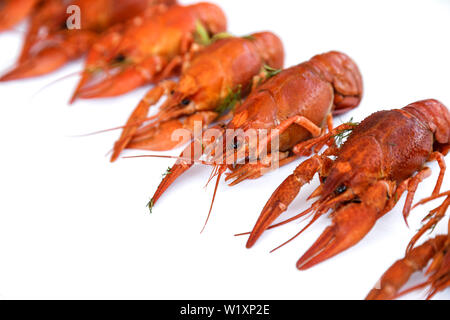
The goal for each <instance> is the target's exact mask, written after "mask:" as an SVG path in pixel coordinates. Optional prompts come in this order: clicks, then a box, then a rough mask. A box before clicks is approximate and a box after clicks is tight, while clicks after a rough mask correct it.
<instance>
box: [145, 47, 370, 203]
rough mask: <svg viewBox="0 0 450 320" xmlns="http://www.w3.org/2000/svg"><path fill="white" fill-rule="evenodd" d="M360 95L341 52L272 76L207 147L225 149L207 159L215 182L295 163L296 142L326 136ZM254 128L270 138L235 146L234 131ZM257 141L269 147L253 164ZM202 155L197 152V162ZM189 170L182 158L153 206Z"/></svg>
mask: <svg viewBox="0 0 450 320" xmlns="http://www.w3.org/2000/svg"><path fill="white" fill-rule="evenodd" d="M362 94H363V84H362V77H361V74H360V71H359V69H358V67H357V65H356V64H355V63H354V62H353V61H352V60H351V59H350V58H349V57H348V56H347V55H345V54H343V53H340V52H335V51H332V52H328V53H325V54H322V55H318V56H315V57H313V58H312V59H311V60H310V61H308V62H305V63H302V64H300V65H297V66H294V67H292V68H289V69H286V70H283V71H281V72H279V73H278V74H276V75H274V76H272V77H271V78H269V79H268V80H267V81H265V82H264V83H263V84H261V85H259V86H258V87H256V88H255V89H254V90H253V91H252V93H251V94H250V95H249V97H248V98H247V99H246V100H245V101H244V102H243V103H242V104H241V105H239V106H238V107H237V108H236V110H235V111H234V116H233V118H232V120H231V122H229V124H228V125H227V126H225V128H224V129H223V131H225V132H224V133H223V135H222V136H221V137H219V138H218V139H217V140H215V141H214V143H212V144H210V145H208V147H207V148H205V149H206V150H218V148H219V149H220V148H222V147H223V149H224V151H223V152H220V153H215V154H213V153H212V152H211V157H212V160H210V161H209V164H212V165H214V166H215V171H216V174H217V175H218V179H217V181H219V178H220V176H221V174H223V173H224V172H225V171H226V170H227V168H229V169H230V170H231V171H232V172H231V173H230V174H229V175H228V176H227V181H230V180H234V181H233V182H232V183H231V185H236V184H238V183H240V182H242V181H244V180H246V179H256V178H259V177H261V176H262V175H263V174H265V173H266V172H268V171H270V170H271V168H274V167H276V166H274V165H273V163H272V159H276V160H274V161H275V162H276V164H277V165H280V166H282V165H285V164H287V163H289V162H291V161H293V160H295V159H296V158H297V157H298V154H296V152H295V146H296V145H297V144H298V143H300V142H302V141H305V140H308V139H310V138H312V137H314V136H320V135H322V134H323V132H324V129H323V127H324V126H325V125H326V124H327V123H328V126H329V127H331V115H332V113H343V112H345V111H348V110H351V109H353V108H356V107H357V106H358V105H359V103H360V101H361V98H362ZM327 120H328V121H327ZM252 129H253V130H255V131H259V130H265V131H268V132H269V133H268V135H267V138H266V139H264V140H263V139H261V141H259V140H258V141H259V142H258V141H248V140H245V139H244V140H243V141H240V142H239V143H237V142H236V136H235V133H236V132H238V131H241V132H247V131H249V130H252ZM230 132H231V133H230ZM275 137H277V138H279V144H278V148H277V149H276V150H271V145H272V144H271V141H272V140H273V139H274V138H275ZM255 142H256V143H257V144H258V145H259V146H261V145H266V146H267V150H268V151H269V154H268V155H267V156H265V157H264V156H261V155H262V152H258V154H257V155H256V158H257V159H256V161H255V163H252V162H250V161H248V160H249V158H250V154H249V150H254V149H255V145H250V144H252V143H255ZM191 148H192V146H190V147H189V148H188V151H190V149H191ZM205 153H206V154H207V153H208V151H205ZM200 156H201V155H199V154H195V155H194V160H197V159H198V158H199V157H200ZM252 157H253V156H252ZM239 161H241V162H239ZM242 161H243V162H242ZM242 163H243V164H242ZM191 166H192V162H189V160H188V161H186V160H183V159H181V160H179V161H178V162H177V163H176V164H175V166H174V167H173V168H172V170H171V172H172V173H171V174H170V175H168V176H167V177H166V178H165V179H164V180H163V182H162V183H161V185H160V186H159V188H158V190H157V192H156V193H155V196H154V197H153V203H155V202H156V201H157V199H159V197H160V196H161V195H162V193H163V192H164V191H165V190H166V189H167V188H168V187H169V186H170V185H171V184H172V183H173V182H174V181H175V179H177V178H178V177H179V176H180V175H181V174H182V173H184V172H185V171H186V170H188V169H189V168H190V167H191ZM216 189H217V184H216Z"/></svg>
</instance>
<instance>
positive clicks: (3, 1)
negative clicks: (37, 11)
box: [0, 0, 43, 32]
mask: <svg viewBox="0 0 450 320" xmlns="http://www.w3.org/2000/svg"><path fill="white" fill-rule="evenodd" d="M42 2H43V1H42V0H0V32H2V31H5V30H8V29H10V28H12V27H13V26H14V25H16V24H17V23H19V22H20V21H22V20H23V19H25V18H26V17H27V16H28V15H29V14H30V13H31V11H32V10H33V8H35V7H36V6H37V5H38V4H40V3H42Z"/></svg>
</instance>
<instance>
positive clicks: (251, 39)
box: [242, 34, 256, 41]
mask: <svg viewBox="0 0 450 320" xmlns="http://www.w3.org/2000/svg"><path fill="white" fill-rule="evenodd" d="M242 39H245V40H250V41H255V40H256V38H255V37H254V36H252V35H251V34H250V35H248V36H243V37H242Z"/></svg>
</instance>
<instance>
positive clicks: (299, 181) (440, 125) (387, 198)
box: [247, 100, 450, 270]
mask: <svg viewBox="0 0 450 320" xmlns="http://www.w3.org/2000/svg"><path fill="white" fill-rule="evenodd" d="M348 131H351V133H350V136H349V137H348V140H347V141H346V142H345V143H344V144H343V145H342V146H341V147H338V146H337V145H336V144H334V141H335V137H336V136H337V135H340V134H343V133H344V132H348ZM324 142H327V143H328V144H330V145H331V146H330V147H329V148H328V149H327V150H326V151H325V152H324V153H323V154H321V155H315V156H313V157H311V158H310V159H308V160H306V161H305V162H303V163H302V164H300V165H299V166H298V167H297V169H296V170H295V172H294V173H293V174H292V175H291V176H289V177H288V178H287V179H286V180H285V181H284V182H283V183H282V184H281V185H280V187H279V188H278V189H277V190H276V191H275V193H274V194H273V195H272V197H271V199H270V200H269V201H268V203H267V204H266V206H265V208H264V209H263V211H262V213H261V216H260V218H259V220H258V222H257V223H256V226H255V227H254V229H253V232H252V233H251V236H250V238H249V240H248V243H247V247H248V248H250V247H252V246H253V245H254V244H255V242H256V241H257V239H258V238H259V237H260V236H261V234H262V233H263V232H264V231H265V230H267V229H268V228H270V227H271V224H272V223H273V222H274V221H275V219H277V218H278V217H279V216H280V215H281V214H282V213H283V212H284V211H286V209H287V208H288V206H289V205H290V203H291V202H292V201H293V200H294V198H295V197H296V196H297V194H298V193H299V191H300V189H301V187H302V186H303V185H305V184H306V183H308V182H310V181H311V180H312V178H313V177H314V175H315V174H316V173H319V177H320V179H321V185H320V186H319V188H318V189H317V190H316V191H315V192H314V193H313V194H312V195H311V197H310V199H312V198H315V197H319V200H318V201H316V202H315V203H314V204H313V205H312V206H311V208H310V209H309V210H307V211H306V212H304V213H302V214H300V215H298V216H297V217H294V219H295V218H299V217H303V216H305V215H306V214H309V213H313V214H314V217H313V218H312V221H311V222H310V223H309V224H308V226H307V227H306V228H304V229H303V230H302V231H301V232H300V233H299V234H298V235H300V234H301V233H302V232H303V231H305V230H306V229H307V228H308V227H309V226H310V225H311V224H312V223H314V222H315V221H316V220H317V219H318V218H319V217H320V216H322V215H324V214H326V213H327V212H328V211H330V210H333V212H332V218H333V224H332V225H331V226H330V227H328V228H327V229H326V230H325V231H324V233H323V234H322V235H321V236H320V237H319V239H318V240H317V241H316V243H314V245H313V246H312V247H311V248H310V249H309V250H308V251H307V252H306V253H305V254H304V255H303V256H302V257H301V258H300V260H299V261H298V263H297V267H298V268H299V269H300V270H305V269H308V268H311V267H313V266H314V265H316V264H318V263H320V262H323V261H324V260H327V259H329V258H331V257H333V256H335V255H337V254H339V253H340V252H342V251H344V250H346V249H348V248H350V247H352V246H353V245H355V244H357V243H358V242H359V241H360V240H361V239H362V238H363V237H364V236H365V235H366V234H367V233H368V232H369V231H370V230H371V229H372V228H373V227H374V225H375V223H376V221H377V220H378V219H380V218H381V217H382V216H384V215H385V214H386V213H388V212H389V211H390V210H391V209H392V208H393V207H394V206H395V205H396V203H397V202H398V200H399V199H400V197H401V196H402V194H403V193H404V192H405V191H407V192H408V195H407V199H406V204H405V206H404V210H403V214H404V217H405V219H407V217H408V215H409V213H410V210H411V206H412V202H413V198H414V194H415V192H416V190H417V187H418V185H419V183H420V182H421V181H423V180H424V179H425V178H427V177H428V176H430V174H431V170H430V169H429V168H428V167H424V165H425V163H426V162H427V161H432V160H437V161H438V163H439V165H440V168H441V172H440V175H439V179H438V181H437V183H436V187H435V190H434V192H433V195H434V196H436V195H438V194H439V191H440V188H441V185H442V182H443V178H444V173H445V168H446V167H445V161H444V154H446V153H447V152H448V150H449V145H450V113H449V111H448V109H447V108H446V107H445V106H444V105H442V104H441V103H440V102H438V101H436V100H425V101H420V102H416V103H413V104H411V105H409V106H407V107H405V108H403V109H401V110H391V111H381V112H377V113H375V114H373V115H371V116H369V117H368V118H366V119H365V120H364V121H363V122H362V123H361V124H359V125H356V124H352V123H347V124H344V125H342V126H339V127H337V128H336V129H334V130H332V131H331V132H330V133H328V134H327V135H325V136H323V137H319V138H317V139H313V140H311V141H307V142H305V143H303V144H302V145H301V146H299V150H301V149H305V148H306V149H310V148H311V147H312V146H314V145H317V144H318V145H322V144H323V143H324ZM330 157H336V159H335V160H332V159H331V158H330ZM415 173H417V174H416V175H414V174H415ZM290 220H292V219H290ZM298 235H297V236H298Z"/></svg>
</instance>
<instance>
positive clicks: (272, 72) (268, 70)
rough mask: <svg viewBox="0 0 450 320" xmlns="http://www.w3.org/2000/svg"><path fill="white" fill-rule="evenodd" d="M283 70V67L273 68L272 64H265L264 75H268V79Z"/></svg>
mask: <svg viewBox="0 0 450 320" xmlns="http://www.w3.org/2000/svg"><path fill="white" fill-rule="evenodd" d="M281 71H283V70H282V69H275V68H272V67H271V66H268V65H267V64H265V65H264V67H263V72H264V75H265V76H266V79H270V78H272V77H275V76H276V75H278V74H279V73H280V72H281Z"/></svg>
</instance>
